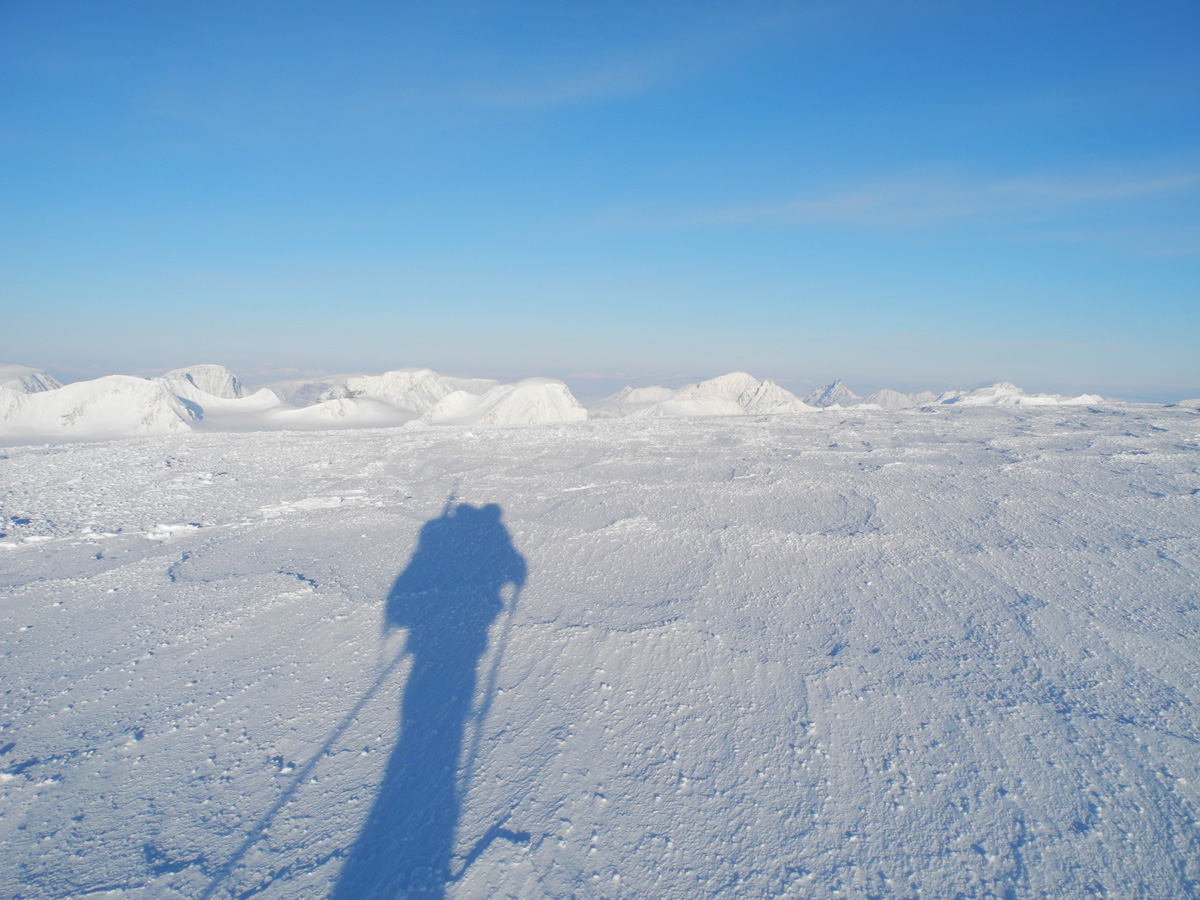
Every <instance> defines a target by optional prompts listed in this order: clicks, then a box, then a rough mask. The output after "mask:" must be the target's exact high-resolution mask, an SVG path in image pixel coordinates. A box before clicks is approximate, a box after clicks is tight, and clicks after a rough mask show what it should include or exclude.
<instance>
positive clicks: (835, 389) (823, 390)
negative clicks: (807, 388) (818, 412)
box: [804, 378, 862, 406]
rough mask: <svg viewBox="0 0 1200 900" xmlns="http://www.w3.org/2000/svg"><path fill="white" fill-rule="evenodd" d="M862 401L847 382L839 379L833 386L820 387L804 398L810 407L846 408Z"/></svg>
mask: <svg viewBox="0 0 1200 900" xmlns="http://www.w3.org/2000/svg"><path fill="white" fill-rule="evenodd" d="M861 399H862V398H861V397H860V396H858V394H856V393H854V391H852V390H850V388H848V387H846V384H845V382H843V381H842V380H841V379H840V378H839V379H837V380H835V381H834V382H833V383H832V384H827V385H825V386H824V387H819V388H816V389H814V390H813V391H811V392H810V393H809V395H808V396H807V397H805V398H804V402H805V403H807V404H808V405H809V406H834V405H841V406H845V405H847V404H849V403H854V402H856V401H858V400H861Z"/></svg>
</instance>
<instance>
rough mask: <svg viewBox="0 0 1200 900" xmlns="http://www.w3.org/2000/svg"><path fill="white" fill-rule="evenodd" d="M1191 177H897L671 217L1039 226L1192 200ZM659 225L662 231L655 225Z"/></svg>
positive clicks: (680, 220)
mask: <svg viewBox="0 0 1200 900" xmlns="http://www.w3.org/2000/svg"><path fill="white" fill-rule="evenodd" d="M1198 181H1200V179H1198V177H1197V174H1196V173H1195V172H1194V171H1171V172H1165V173H1158V174H1151V175H1145V174H1138V173H1128V172H1126V173H1113V174H1108V173H1106V174H1099V175H1091V176H1082V177H1080V176H1045V175H1039V176H1025V177H1018V178H1003V179H995V180H981V179H969V178H962V177H956V176H952V175H942V176H938V175H902V176H897V177H894V178H890V179H884V180H878V181H874V182H870V183H867V184H864V185H862V186H860V187H856V188H851V189H848V190H844V191H839V192H835V193H829V194H825V195H823V196H814V197H802V198H796V199H791V200H787V201H784V202H778V203H764V204H758V205H738V206H726V207H721V208H714V209H707V210H695V211H691V212H686V213H682V214H679V215H676V216H673V217H670V219H671V221H670V224H674V225H690V226H737V225H774V226H787V225H818V224H827V225H850V226H864V227H876V228H891V227H902V228H913V227H922V226H935V225H941V224H944V223H951V222H954V223H970V224H979V225H989V224H1008V223H1019V222H1023V221H1038V220H1044V219H1047V218H1054V217H1056V216H1061V215H1067V214H1071V213H1074V212H1076V211H1078V210H1081V209H1084V208H1088V207H1093V206H1099V205H1102V204H1109V205H1111V204H1124V203H1133V202H1137V201H1144V200H1153V201H1162V200H1167V201H1170V200H1174V199H1178V198H1182V197H1185V196H1190V195H1191V194H1193V193H1194V192H1195V188H1196V185H1197V183H1198ZM658 224H667V223H666V222H659V223H658Z"/></svg>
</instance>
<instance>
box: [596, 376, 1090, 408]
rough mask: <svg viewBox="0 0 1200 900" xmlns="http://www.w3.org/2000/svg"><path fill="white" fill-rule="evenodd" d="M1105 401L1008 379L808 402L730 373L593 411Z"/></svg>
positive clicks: (614, 400)
mask: <svg viewBox="0 0 1200 900" xmlns="http://www.w3.org/2000/svg"><path fill="white" fill-rule="evenodd" d="M1100 402H1103V398H1102V397H1100V396H1098V395H1096V394H1081V395H1080V396H1078V397H1068V396H1063V395H1060V394H1026V393H1025V392H1024V391H1022V390H1021V389H1020V388H1018V387H1016V386H1015V385H1013V384H1009V383H1008V382H1006V381H1002V382H999V383H998V384H993V385H990V386H988V387H981V388H976V389H975V390H971V391H962V390H956V391H946V392H944V393H942V394H934V393H933V392H932V391H922V392H920V393H917V394H904V393H901V392H900V391H893V390H889V389H884V390H880V391H876V392H875V393H873V394H871V395H870V396H868V397H866V398H863V397H860V396H859V395H858V394H856V393H854V391H852V390H850V388H849V387H847V386H846V384H845V383H844V382H842V381H840V380H838V381H834V382H832V383H831V384H827V385H824V386H823V387H819V388H816V389H815V390H813V391H811V392H810V393H809V394H808V395H807V396H806V397H805V398H804V399H803V400H801V399H800V398H799V397H797V396H796V395H795V394H792V393H790V392H789V391H787V390H785V389H784V388H782V387H780V386H779V385H778V384H776V383H775V382H773V381H770V380H769V379H767V380H763V381H759V380H758V379H756V378H754V377H753V376H751V375H747V374H746V373H745V372H730V373H729V374H728V375H721V376H720V377H718V378H711V379H709V380H708V381H701V382H699V383H697V384H688V385H684V386H683V387H681V388H678V389H675V390H673V389H671V388H666V387H661V386H654V387H641V388H633V387H624V388H622V389H621V390H619V391H617V392H616V393H615V394H613V395H611V396H609V397H606V398H604V399H603V400H601V401H600V403H599V404H597V405H596V407H595V408H594V409H593V410H592V415H593V416H595V417H597V418H614V417H620V416H634V417H638V418H648V417H654V418H662V417H683V416H737V415H771V414H789V413H791V414H794V413H810V412H820V411H825V412H834V413H836V412H839V411H842V410H845V409H848V408H853V409H857V410H871V409H880V410H898V409H913V408H918V407H923V408H924V407H933V406H944V405H951V404H957V405H960V406H1059V405H1076V406H1086V405H1089V404H1095V403H1100Z"/></svg>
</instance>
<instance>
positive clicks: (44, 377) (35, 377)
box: [0, 366, 62, 394]
mask: <svg viewBox="0 0 1200 900" xmlns="http://www.w3.org/2000/svg"><path fill="white" fill-rule="evenodd" d="M60 387H62V384H61V383H60V382H59V380H58V379H57V378H55V377H54V376H53V375H51V374H49V373H48V372H42V371H40V370H38V369H31V368H30V367H29V366H0V388H8V390H10V391H16V392H18V393H20V394H38V393H41V392H42V391H53V390H55V389H56V388H60Z"/></svg>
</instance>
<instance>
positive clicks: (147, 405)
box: [0, 365, 587, 442]
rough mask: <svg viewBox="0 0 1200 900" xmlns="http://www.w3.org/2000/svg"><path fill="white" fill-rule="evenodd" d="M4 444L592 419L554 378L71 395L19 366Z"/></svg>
mask: <svg viewBox="0 0 1200 900" xmlns="http://www.w3.org/2000/svg"><path fill="white" fill-rule="evenodd" d="M0 374H3V375H6V376H7V377H8V381H9V382H10V383H11V386H10V387H6V388H4V389H2V390H0V440H4V441H6V442H12V441H17V440H40V439H51V440H52V439H55V438H72V439H95V438H111V437H118V436H122V435H137V434H157V433H163V432H169V431H179V430H191V429H200V430H205V431H265V430H275V429H291V430H312V429H339V428H382V427H396V426H400V425H404V424H407V423H410V422H414V421H416V420H419V421H420V422H421V423H422V424H436V425H450V424H472V425H473V424H481V425H513V424H534V423H548V422H576V421H581V420H583V419H586V418H587V411H586V410H585V409H584V408H583V407H582V406H581V405H580V404H579V402H578V401H577V400H576V399H575V397H574V396H572V394H571V392H570V390H569V389H568V388H567V386H566V385H565V384H564V383H563V382H561V381H557V380H555V379H548V378H529V379H525V380H524V381H521V382H518V383H516V384H508V385H502V384H498V383H497V382H495V381H492V380H490V379H485V378H463V377H456V376H444V375H439V374H438V373H436V372H434V371H432V370H430V369H418V368H408V369H396V370H393V371H390V372H385V373H384V374H382V375H357V376H346V377H345V378H335V379H329V380H326V381H322V382H313V381H306V382H292V383H291V384H286V383H285V384H284V386H283V387H282V388H278V387H277V388H261V389H259V390H257V391H254V392H250V391H248V390H247V389H246V388H245V386H244V385H243V384H242V382H241V380H240V379H239V378H238V377H237V376H236V375H234V374H233V373H232V372H231V371H229V370H228V369H226V368H225V367H224V366H218V365H200V366H189V367H186V368H182V369H174V370H172V371H170V372H168V373H166V374H165V375H162V376H160V377H158V378H153V379H144V378H133V377H130V376H124V375H113V376H107V377H106V378H101V379H95V380H93V381H82V382H76V383H74V384H70V385H67V386H65V387H63V386H61V385H58V383H57V382H56V381H54V380H53V379H51V378H50V377H49V376H46V375H45V374H44V373H38V372H36V370H32V369H28V368H26V367H20V366H8V367H4V368H3V369H0Z"/></svg>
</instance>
